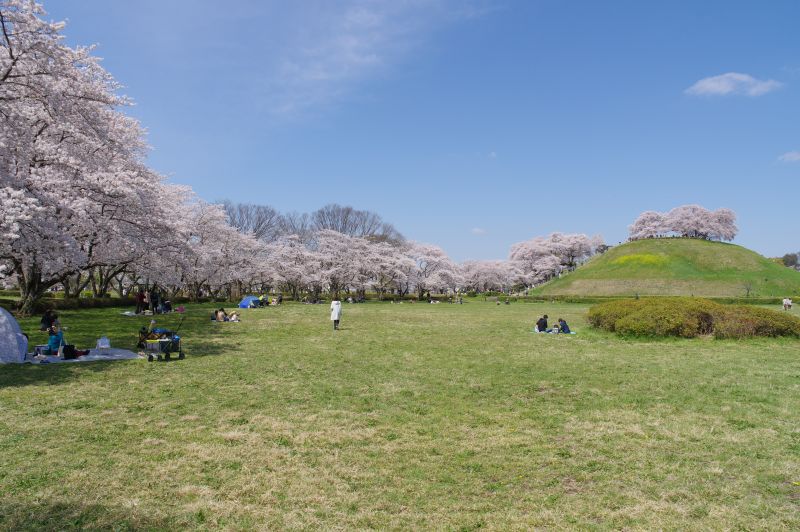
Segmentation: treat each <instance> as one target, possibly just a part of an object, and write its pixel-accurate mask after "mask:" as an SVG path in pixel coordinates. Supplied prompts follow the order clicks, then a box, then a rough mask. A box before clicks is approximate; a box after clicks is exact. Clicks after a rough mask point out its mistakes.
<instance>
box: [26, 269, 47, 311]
mask: <svg viewBox="0 0 800 532" xmlns="http://www.w3.org/2000/svg"><path fill="white" fill-rule="evenodd" d="M49 286H52V284H51V285H47V284H46V283H44V282H42V274H41V271H40V270H39V268H37V267H36V266H31V267H29V268H20V269H19V292H20V302H19V304H20V307H19V312H20V314H21V315H23V316H30V315H31V314H33V311H34V310H35V309H36V303H38V302H39V300H40V299H41V298H42V296H43V295H44V293H45V291H46V290H47V289H48V288H49Z"/></svg>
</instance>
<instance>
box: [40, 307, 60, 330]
mask: <svg viewBox="0 0 800 532" xmlns="http://www.w3.org/2000/svg"><path fill="white" fill-rule="evenodd" d="M57 320H58V314H56V313H55V312H54V311H52V310H46V311H44V316H42V321H41V322H39V330H40V331H46V330H48V329H50V327H52V326H53V323H55V322H56V321H57Z"/></svg>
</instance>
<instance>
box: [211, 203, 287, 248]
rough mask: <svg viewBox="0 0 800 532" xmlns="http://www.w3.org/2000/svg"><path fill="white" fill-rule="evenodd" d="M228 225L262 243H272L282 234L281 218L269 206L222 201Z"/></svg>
mask: <svg viewBox="0 0 800 532" xmlns="http://www.w3.org/2000/svg"><path fill="white" fill-rule="evenodd" d="M222 206H223V208H224V209H225V214H226V215H227V216H228V223H230V224H231V225H232V226H233V227H235V228H236V229H238V230H239V231H241V232H242V233H245V234H250V235H253V236H254V237H255V238H256V239H258V240H261V241H262V242H267V243H269V242H274V241H275V240H277V238H278V237H280V236H281V235H282V234H283V230H284V229H283V228H284V223H283V216H281V214H280V213H279V212H278V211H276V210H275V209H273V208H272V207H270V206H269V205H254V204H251V203H233V202H230V201H227V200H226V201H223V202H222Z"/></svg>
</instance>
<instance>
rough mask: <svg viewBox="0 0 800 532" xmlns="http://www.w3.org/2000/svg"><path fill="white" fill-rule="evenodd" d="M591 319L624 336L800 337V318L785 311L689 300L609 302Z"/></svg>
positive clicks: (592, 312) (595, 308)
mask: <svg viewBox="0 0 800 532" xmlns="http://www.w3.org/2000/svg"><path fill="white" fill-rule="evenodd" d="M588 319H589V323H590V324H592V325H593V326H595V327H597V328H599V329H604V330H607V331H612V332H616V333H618V334H620V335H623V336H678V337H682V338H694V337H696V336H703V335H713V336H714V337H715V338H748V337H755V336H793V337H800V319H798V318H796V317H794V316H792V315H791V314H788V313H786V312H780V311H775V310H770V309H765V308H758V307H753V306H749V305H722V304H720V303H717V302H715V301H711V300H708V299H700V298H689V297H685V298H644V299H624V300H618V301H609V302H606V303H602V304H599V305H595V306H593V307H592V308H591V309H589V317H588Z"/></svg>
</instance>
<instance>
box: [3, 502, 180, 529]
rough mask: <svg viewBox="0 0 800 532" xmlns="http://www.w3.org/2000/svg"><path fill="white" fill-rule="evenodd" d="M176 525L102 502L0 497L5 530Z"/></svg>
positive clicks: (137, 527)
mask: <svg viewBox="0 0 800 532" xmlns="http://www.w3.org/2000/svg"><path fill="white" fill-rule="evenodd" d="M176 526H178V525H177V524H176V523H174V522H171V521H168V520H166V519H163V518H159V517H155V516H146V515H137V514H136V513H135V510H132V509H128V508H120V507H109V506H103V505H101V504H83V503H80V502H72V501H69V502H37V501H24V502H20V501H9V500H2V501H0V529H2V530H104V529H113V530H170V529H174V528H175V527H176Z"/></svg>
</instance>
